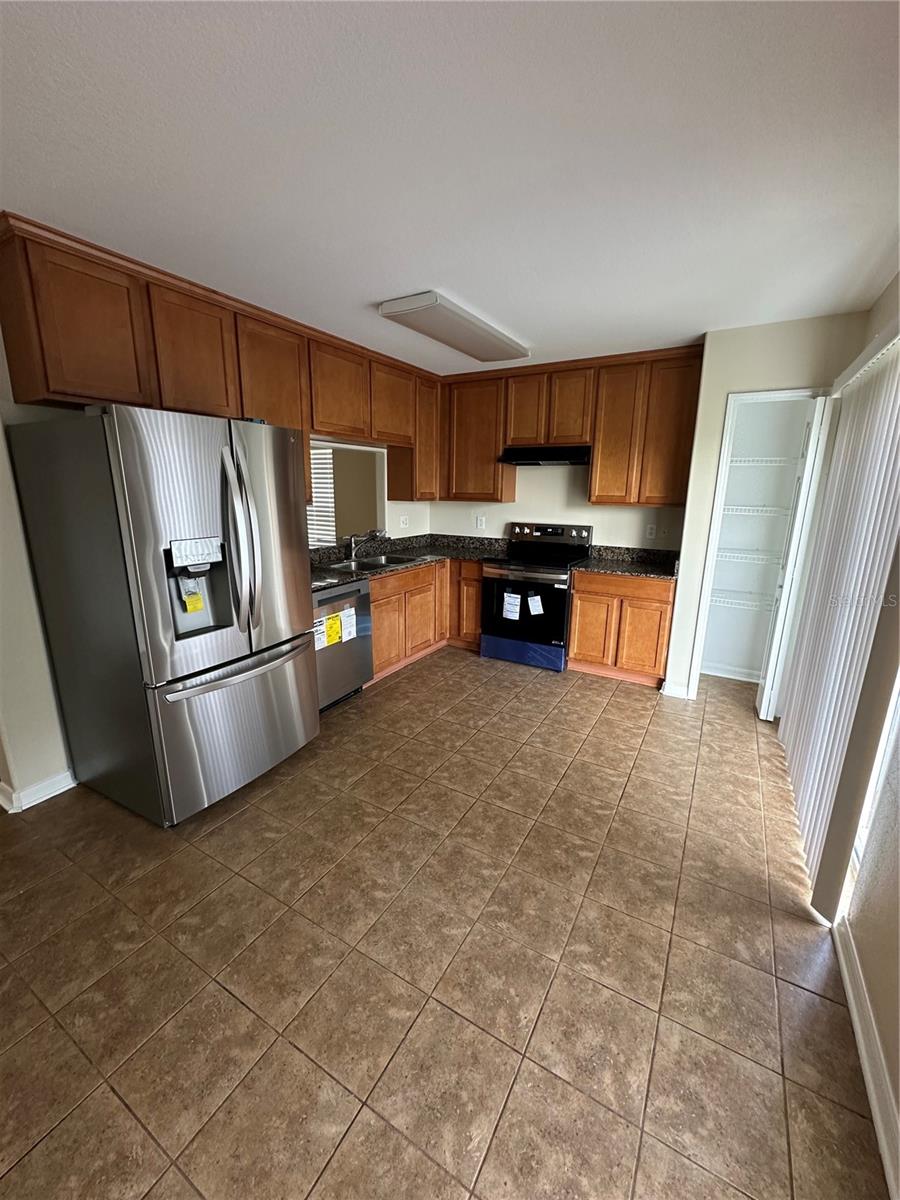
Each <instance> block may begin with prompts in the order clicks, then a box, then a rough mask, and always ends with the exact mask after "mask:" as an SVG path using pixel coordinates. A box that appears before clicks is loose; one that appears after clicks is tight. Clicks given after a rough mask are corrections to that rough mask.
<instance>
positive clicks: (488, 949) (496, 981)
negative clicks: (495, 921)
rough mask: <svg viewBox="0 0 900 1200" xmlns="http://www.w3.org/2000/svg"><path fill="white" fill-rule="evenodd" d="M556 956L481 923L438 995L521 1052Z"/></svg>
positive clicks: (444, 979) (469, 936)
mask: <svg viewBox="0 0 900 1200" xmlns="http://www.w3.org/2000/svg"><path fill="white" fill-rule="evenodd" d="M553 971H554V964H553V962H552V960H551V959H549V958H545V957H544V956H543V955H541V954H537V953H536V952H535V951H534V950H529V949H528V948H527V947H526V946H523V945H522V944H521V942H514V941H512V940H511V939H510V938H505V937H503V936H502V935H501V934H499V933H497V932H496V931H495V930H493V929H489V928H487V927H485V926H483V925H476V926H475V927H474V928H473V929H472V931H471V932H470V933H469V935H468V937H467V938H466V940H465V941H464V942H463V944H462V946H460V948H459V950H458V951H457V953H456V956H455V958H454V959H453V961H452V962H451V964H450V966H449V967H448V968H447V970H446V971H445V972H444V974H443V976H442V978H441V981H440V983H439V984H438V985H437V987H436V988H435V989H434V995H435V997H436V998H437V999H438V1000H441V1001H442V1002H443V1003H444V1004H446V1005H447V1006H448V1007H450V1008H452V1009H454V1010H455V1011H456V1012H458V1013H459V1014H460V1016H463V1017H467V1018H468V1019H469V1020H470V1021H473V1022H474V1023H475V1024H476V1025H479V1026H480V1027H481V1028H482V1029H484V1030H486V1031H487V1032H488V1033H492V1034H493V1035H494V1037H498V1038H500V1040H501V1041H503V1042H506V1043H507V1045H510V1046H513V1047H514V1048H515V1049H516V1050H524V1048H525V1043H526V1041H527V1040H528V1035H529V1034H530V1033H531V1030H532V1027H533V1025H534V1022H535V1019H536V1018H537V1014H538V1009H539V1008H540V1006H541V1002H542V1000H543V999H544V996H545V995H546V992H547V988H548V987H549V986H550V980H551V978H552V976H553Z"/></svg>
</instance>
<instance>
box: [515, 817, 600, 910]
mask: <svg viewBox="0 0 900 1200" xmlns="http://www.w3.org/2000/svg"><path fill="white" fill-rule="evenodd" d="M599 853H600V844H599V842H590V841H588V840H587V839H585V838H582V837H578V836H576V835H575V834H574V833H566V832H565V831H564V830H562V829H557V828H556V827H555V826H553V825H545V824H542V823H541V822H538V823H537V824H535V825H534V826H533V827H532V828H531V829H530V830H529V832H528V834H527V836H526V838H525V841H524V842H523V843H522V845H521V846H520V847H519V850H518V853H517V854H516V857H515V858H514V859H513V865H514V866H515V867H516V868H517V870H520V871H530V872H531V874H532V875H540V876H541V878H542V879H547V880H549V881H550V883H557V884H559V886H560V887H566V888H568V889H569V890H570V891H572V892H581V893H583V892H584V891H585V889H586V888H587V885H588V882H589V880H590V878H591V872H592V871H593V869H594V864H595V863H596V861H597V855H598V854H599Z"/></svg>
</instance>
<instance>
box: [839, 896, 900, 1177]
mask: <svg viewBox="0 0 900 1200" xmlns="http://www.w3.org/2000/svg"><path fill="white" fill-rule="evenodd" d="M833 932H834V942H835V947H836V948H837V956H838V962H839V963H840V966H841V976H842V977H843V981H844V990H845V991H846V993H847V1004H848V1006H849V1008H850V1020H851V1021H852V1022H853V1032H854V1033H855V1034H856V1044H857V1046H858V1048H859V1060H860V1063H861V1065H862V1072H863V1078H864V1079H865V1082H866V1092H867V1094H868V1097H869V1105H870V1107H871V1109H872V1120H873V1122H874V1124H875V1133H876V1136H877V1137H878V1148H879V1150H880V1151H881V1161H882V1163H883V1164H884V1174H885V1178H886V1180H887V1186H888V1192H889V1193H890V1196H891V1200H900V1133H898V1130H900V1109H898V1105H897V1101H896V1100H895V1098H894V1094H893V1091H892V1089H891V1083H890V1077H889V1075H888V1067H887V1059H886V1058H885V1054H884V1048H883V1047H882V1045H881V1042H880V1040H879V1038H878V1028H877V1026H876V1024H875V1016H874V1014H873V1012H872V1006H871V1004H870V1002H869V994H868V992H867V991H866V981H865V978H864V976H863V973H862V967H861V966H860V962H859V957H858V955H857V953H856V944H855V943H854V941H853V932H852V930H851V928H850V925H849V924H848V922H847V920H846V918H842V919H841V920H840V921H838V922H837V923H836V924H835V926H834V930H833Z"/></svg>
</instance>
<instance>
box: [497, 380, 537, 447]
mask: <svg viewBox="0 0 900 1200" xmlns="http://www.w3.org/2000/svg"><path fill="white" fill-rule="evenodd" d="M546 441H547V376H546V375H513V376H512V378H511V379H508V380H507V381H506V444H507V446H541V445H543V444H544V443H545V442H546Z"/></svg>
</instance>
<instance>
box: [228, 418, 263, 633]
mask: <svg viewBox="0 0 900 1200" xmlns="http://www.w3.org/2000/svg"><path fill="white" fill-rule="evenodd" d="M234 452H235V456H236V458H237V468H238V473H239V476H240V482H241V488H242V490H243V493H244V495H245V496H246V498H247V512H248V513H249V514H250V541H251V544H252V547H253V589H252V591H251V593H250V604H251V607H250V620H251V622H252V624H253V628H254V629H255V628H256V627H257V626H258V625H259V613H260V607H261V605H262V551H261V550H260V542H259V514H258V513H257V511H256V499H255V497H254V495H253V491H252V489H251V487H250V472H249V471H248V470H247V459H246V456H245V455H244V448H243V446H242V445H241V443H240V442H239V441H238V439H237V437H235V440H234Z"/></svg>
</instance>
